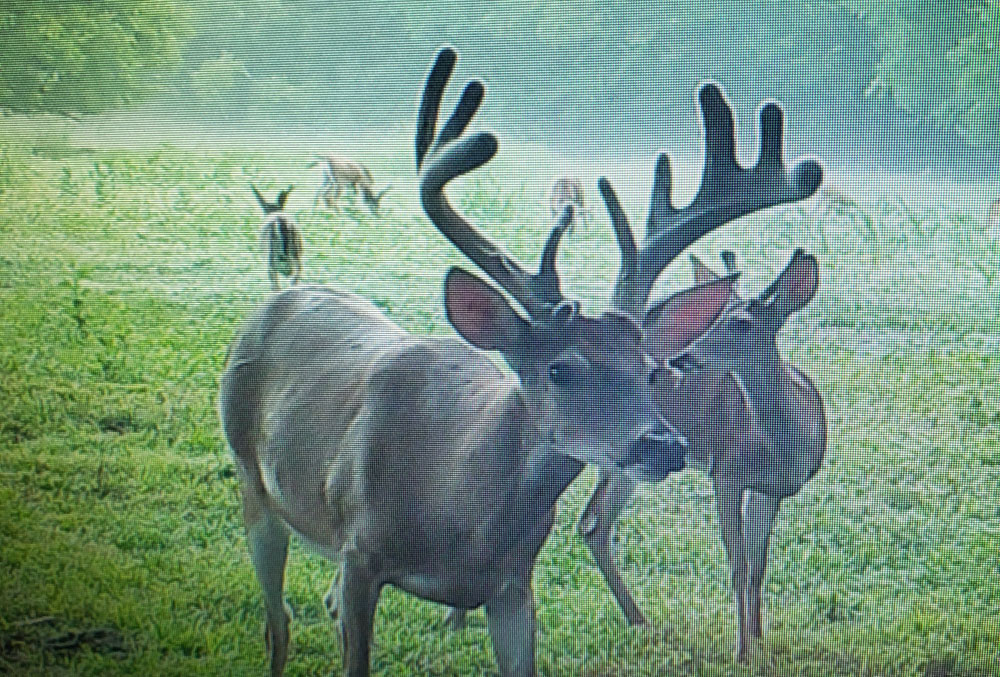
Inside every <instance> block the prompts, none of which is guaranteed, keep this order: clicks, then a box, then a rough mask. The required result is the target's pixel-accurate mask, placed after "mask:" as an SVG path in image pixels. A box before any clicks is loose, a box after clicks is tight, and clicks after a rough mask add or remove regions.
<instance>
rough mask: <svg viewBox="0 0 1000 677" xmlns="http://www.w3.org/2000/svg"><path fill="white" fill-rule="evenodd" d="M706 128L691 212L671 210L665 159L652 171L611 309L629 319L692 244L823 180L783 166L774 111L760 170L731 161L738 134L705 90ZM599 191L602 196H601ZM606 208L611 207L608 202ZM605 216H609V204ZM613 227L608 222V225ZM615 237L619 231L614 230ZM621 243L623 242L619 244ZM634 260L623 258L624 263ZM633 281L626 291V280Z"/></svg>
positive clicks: (766, 124)
mask: <svg viewBox="0 0 1000 677" xmlns="http://www.w3.org/2000/svg"><path fill="white" fill-rule="evenodd" d="M698 100H699V104H700V106H701V110H702V119H703V121H704V127H705V168H704V171H703V173H702V181H701V187H700V188H699V189H698V193H697V194H696V195H695V198H694V200H692V202H691V204H690V205H688V206H687V207H685V208H683V209H676V208H675V207H674V206H673V204H672V203H671V190H672V187H671V174H670V162H669V158H668V157H667V156H666V155H665V154H662V153H661V154H660V156H659V158H658V159H657V163H656V175H655V178H654V181H653V194H652V198H651V201H650V209H649V218H648V219H647V222H646V237H645V238H644V240H643V242H642V245H641V247H640V248H639V251H638V253H637V255H636V262H635V263H634V264H629V266H632V267H634V272H632V273H631V274H630V275H629V276H622V275H620V276H619V285H621V286H622V287H623V288H621V289H619V288H617V287H616V290H615V298H616V304H617V305H618V307H620V308H622V309H626V310H628V311H630V312H633V313H634V312H641V309H642V308H644V307H645V305H646V302H647V301H648V298H649V293H650V292H651V291H652V288H653V285H654V284H655V283H656V279H657V278H658V277H659V275H660V273H661V272H663V270H664V269H665V268H666V267H667V265H669V264H670V262H671V261H673V260H674V259H675V258H676V257H677V255H678V254H680V253H681V252H682V251H684V250H685V249H686V248H687V247H688V246H690V245H691V244H692V243H693V242H695V241H696V240H698V239H699V238H701V237H704V236H705V235H706V234H708V233H710V232H711V231H713V230H715V229H716V228H718V227H719V226H721V225H723V224H725V223H728V222H729V221H732V220H734V219H737V218H739V217H741V216H745V215H747V214H750V213H752V212H755V211H759V210H761V209H766V208H768V207H774V206H777V205H780V204H784V203H787V202H794V201H797V200H803V199H805V198H807V197H809V196H810V195H812V194H813V193H814V192H815V191H816V189H817V188H818V187H819V184H820V183H821V181H822V178H823V170H822V168H821V167H820V165H819V163H817V162H815V161H813V160H805V161H803V162H800V163H798V164H797V165H796V166H795V167H794V168H793V169H792V170H791V171H789V170H788V169H787V168H786V167H785V164H784V161H783V159H782V137H783V130H784V119H783V114H782V111H781V108H780V107H779V106H778V105H777V104H776V103H768V104H767V105H765V106H764V107H763V108H762V109H761V113H760V136H761V150H760V155H759V157H758V160H757V163H756V164H755V165H754V166H753V167H750V168H747V167H743V166H741V165H740V164H739V162H737V160H736V133H735V124H734V122H733V113H732V109H731V108H730V107H729V104H728V103H727V102H726V99H725V97H724V96H723V95H722V92H721V90H720V89H719V88H718V87H717V86H716V85H714V84H707V85H705V86H703V87H702V88H701V90H700V91H699V93H698ZM603 192H604V191H603V190H602V193H603ZM605 202H608V200H607V196H605ZM608 210H609V212H612V207H611V204H610V203H608ZM614 220H615V216H614V214H612V221H614ZM616 230H617V227H616ZM619 242H621V237H619ZM631 256H632V255H631V254H628V255H625V254H623V265H622V268H623V270H624V269H625V267H626V265H625V262H624V259H626V258H630V257H631ZM626 278H628V279H629V280H630V281H629V282H628V284H627V286H626V285H624V284H623V282H622V281H623V280H624V279H626Z"/></svg>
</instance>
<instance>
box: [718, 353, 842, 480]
mask: <svg viewBox="0 0 1000 677" xmlns="http://www.w3.org/2000/svg"><path fill="white" fill-rule="evenodd" d="M733 377H734V378H735V380H736V381H737V383H738V384H739V385H740V388H741V390H742V391H743V395H744V400H745V403H746V406H747V407H748V408H749V410H750V412H751V415H752V419H751V425H753V426H754V427H756V428H758V429H759V431H760V432H761V433H763V437H764V438H765V439H766V440H767V441H768V446H770V447H771V448H772V449H773V450H774V451H775V452H777V453H778V454H779V455H780V457H781V458H783V459H785V460H784V462H783V464H782V465H783V466H784V467H785V468H786V473H790V474H788V475H787V476H788V477H789V478H793V477H794V478H796V479H795V481H794V482H793V484H794V483H795V482H797V484H795V487H796V490H797V488H798V487H799V486H801V484H802V483H804V482H805V481H807V480H808V479H809V478H810V477H811V476H812V475H813V474H814V473H815V472H816V470H817V467H818V465H817V464H818V462H819V460H820V459H821V458H822V452H823V449H824V447H825V443H826V442H825V421H824V419H823V412H822V405H821V404H820V405H819V408H818V409H817V407H816V405H815V402H816V398H815V397H814V393H815V390H814V389H813V387H812V384H811V383H810V382H809V381H808V379H806V377H805V376H803V375H802V374H801V373H800V372H798V371H797V370H796V369H795V368H794V367H792V366H790V365H788V364H786V363H784V362H781V361H778V362H776V363H775V364H774V366H773V368H769V369H767V370H758V371H757V372H755V377H754V378H752V379H750V378H742V377H741V375H740V374H737V373H735V372H734V373H733ZM793 465H794V466H801V467H796V468H795V469H794V470H793V469H792V466H793Z"/></svg>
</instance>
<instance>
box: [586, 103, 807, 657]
mask: <svg viewBox="0 0 1000 677" xmlns="http://www.w3.org/2000/svg"><path fill="white" fill-rule="evenodd" d="M699 99H700V103H701V108H702V113H703V117H704V127H705V135H706V161H705V169H704V175H703V177H702V184H701V187H700V189H699V190H698V193H697V195H696V196H695V198H694V200H693V202H692V203H691V205H689V206H688V207H685V208H683V209H677V208H675V207H674V206H673V204H672V202H671V174H670V164H669V159H668V158H667V156H666V155H662V154H661V155H660V157H659V159H658V161H657V165H656V171H655V177H654V184H653V194H652V199H651V203H650V210H649V218H648V221H647V230H646V237H645V239H644V241H643V243H642V246H641V247H637V246H636V242H635V238H634V236H633V233H632V229H631V227H630V226H629V223H628V219H627V218H626V216H625V213H624V211H623V210H622V208H621V205H620V203H619V201H618V198H617V196H616V195H615V192H614V190H613V189H612V188H611V185H610V184H609V183H608V182H607V181H606V180H605V179H601V181H600V182H599V188H600V190H601V194H602V197H603V198H604V201H605V203H606V204H607V207H608V211H609V213H610V215H611V222H612V224H613V226H614V228H615V233H616V236H617V239H618V244H619V248H620V249H621V255H622V264H621V269H620V271H619V276H618V281H617V283H616V286H615V294H614V305H615V307H616V308H618V309H619V310H620V311H622V312H624V313H626V314H628V315H630V316H631V317H633V318H635V319H637V320H641V322H642V325H643V327H644V330H645V341H646V344H645V345H646V347H647V350H649V351H650V353H652V354H653V355H655V356H656V357H657V359H658V360H661V361H666V362H669V364H670V366H671V367H673V368H674V369H677V370H680V372H681V374H680V376H678V374H677V373H676V372H667V371H663V372H658V373H659V374H662V375H663V376H664V378H662V379H660V380H658V382H657V384H656V391H657V402H658V404H659V406H660V408H661V411H662V412H664V414H665V415H666V416H667V417H668V420H676V421H677V425H678V426H679V428H680V430H681V432H682V433H683V434H684V435H686V436H687V437H688V440H689V444H690V451H689V454H688V457H687V458H688V461H689V462H690V463H691V464H692V465H695V466H697V467H700V468H702V469H704V471H705V472H707V473H708V474H709V475H710V476H711V477H712V481H713V484H714V488H715V495H716V506H717V509H718V513H719V525H720V528H721V531H722V536H723V541H724V543H725V546H726V551H727V554H728V556H729V561H730V567H731V573H732V585H733V589H734V593H735V601H736V610H737V617H738V623H739V627H738V633H737V643H736V658H737V659H738V660H740V661H744V660H746V657H747V649H748V637H749V636H757V637H759V636H760V634H761V630H762V625H761V614H760V587H761V583H762V580H763V576H764V568H765V565H766V562H767V546H768V539H769V536H770V533H771V529H772V527H773V523H774V518H775V515H776V513H777V510H778V507H779V505H780V501H781V500H782V499H784V498H786V497H788V496H791V495H793V494H795V493H796V492H798V491H799V489H801V487H802V486H803V485H804V484H805V483H806V482H807V481H808V480H809V479H810V478H811V477H812V476H813V475H814V474H815V473H816V471H817V470H818V468H819V466H820V463H821V462H822V459H823V454H824V450H825V447H826V421H825V417H824V413H823V404H822V400H821V399H820V396H819V394H818V393H817V391H816V389H815V387H814V386H813V385H812V383H811V382H810V381H809V379H808V378H807V377H806V376H805V375H804V374H803V373H802V372H800V371H798V370H797V369H795V368H794V367H792V366H791V365H789V364H787V363H785V362H784V361H782V359H781V357H780V355H779V353H778V349H777V346H776V336H777V333H778V331H779V330H780V329H781V326H782V325H783V324H784V322H785V321H786V320H787V319H788V317H789V316H790V315H791V314H792V313H794V312H795V311H797V310H798V309H800V308H802V307H803V306H804V305H805V304H806V303H808V302H809V300H810V299H811V298H812V296H813V294H814V292H815V290H816V286H817V282H818V269H817V265H816V260H815V259H814V258H813V257H811V256H807V255H805V254H803V253H802V252H800V251H799V252H796V253H795V255H794V256H793V257H792V260H791V261H790V263H789V264H788V267H787V268H786V269H785V271H784V272H783V273H782V274H781V275H779V276H778V278H777V279H776V280H775V281H774V283H773V284H772V285H771V286H770V287H769V288H768V290H767V291H766V292H765V293H764V294H762V295H761V296H760V297H758V298H756V299H753V300H751V301H743V300H742V299H739V298H738V297H736V296H735V292H733V294H734V296H732V298H730V300H729V303H728V309H727V310H726V311H725V312H724V313H723V316H722V317H721V318H720V319H719V321H718V322H717V323H716V324H715V325H714V326H713V327H712V328H711V329H710V330H709V331H708V332H706V333H705V334H704V335H703V336H701V337H700V338H697V339H696V340H695V341H694V342H693V343H691V342H690V334H689V333H687V332H680V331H678V327H681V326H683V323H684V321H685V316H686V314H687V313H688V307H687V305H688V300H687V297H688V296H689V295H690V294H691V293H692V290H688V291H685V292H681V293H680V294H677V295H675V296H673V297H671V298H670V299H668V300H666V301H663V302H660V303H655V304H653V305H650V304H649V296H650V292H651V291H652V288H653V286H654V284H655V282H656V280H657V278H658V277H659V275H660V274H661V273H662V271H663V270H664V269H665V268H666V266H667V265H668V264H669V263H670V262H671V261H672V260H673V259H674V258H676V256H677V255H678V254H679V253H681V252H682V251H683V250H684V249H685V248H686V247H687V246H689V245H690V244H691V243H693V242H694V241H696V240H697V239H699V238H701V237H702V236H704V235H705V234H707V233H709V232H711V231H712V230H714V229H716V228H718V227H719V226H721V225H723V224H725V223H728V222H730V221H732V220H734V219H737V218H739V217H740V216H743V215H746V214H749V213H751V212H755V211H758V210H761V209H765V208H767V207H771V206H776V205H780V204H784V203H788V202H794V201H797V200H802V199H805V198H807V197H809V196H810V195H812V194H813V193H814V192H815V191H816V189H817V187H818V186H819V184H820V182H821V181H822V169H821V168H820V166H819V164H817V163H816V162H813V161H804V162H801V163H800V164H799V165H797V166H796V167H795V168H794V169H793V170H792V171H791V172H789V171H787V170H786V168H785V165H784V161H783V159H782V128H783V119H782V112H781V109H780V108H779V107H778V105H777V104H774V103H770V104H768V105H766V106H764V107H763V109H762V110H761V115H760V129H761V153H760V157H759V159H758V161H757V164H756V165H755V166H754V167H751V168H745V167H741V166H740V165H739V163H738V162H737V161H736V157H735V133H734V124H733V117H732V111H731V110H730V108H729V106H728V104H727V103H726V101H725V99H724V98H723V96H722V93H721V92H720V91H719V89H718V88H717V87H715V86H714V85H706V86H704V87H703V88H702V90H701V92H700V95H699ZM723 258H724V260H725V261H726V263H727V267H729V268H732V267H734V266H735V263H734V261H733V256H732V255H731V254H728V253H726V254H724V255H723ZM702 268H704V266H702ZM705 271H707V268H706V269H705V270H699V274H698V276H697V281H699V282H702V283H705V282H706V281H707V280H709V279H714V277H715V276H714V275H708V274H706V273H705ZM709 284H711V282H709ZM699 288H701V286H699V287H695V288H694V289H695V290H697V289H699ZM672 417H673V418H672ZM635 486H636V483H635V482H634V480H632V479H631V478H629V477H627V476H626V475H624V474H623V473H620V472H618V471H616V470H615V469H613V468H602V469H601V474H600V478H599V481H598V484H597V487H596V489H595V491H594V495H593V496H592V498H591V500H590V502H589V503H588V505H587V507H586V509H585V510H584V512H583V515H582V516H581V518H580V522H579V525H578V528H579V531H580V533H581V534H582V535H583V536H584V538H585V539H586V541H587V544H588V546H589V547H590V550H591V552H592V553H593V555H594V559H595V560H596V561H597V564H598V566H599V567H600V569H601V572H602V573H603V574H604V577H605V579H606V580H607V582H608V584H609V586H610V587H611V590H612V592H613V593H614V595H615V597H616V599H617V601H618V604H619V606H620V607H621V608H622V610H623V612H624V613H625V615H626V618H627V619H628V621H629V622H630V623H632V624H636V625H638V624H645V623H646V619H645V616H644V615H643V614H642V612H641V611H640V610H639V608H638V606H637V605H636V603H635V601H634V600H633V599H632V596H631V594H630V593H629V591H628V589H627V587H626V586H625V584H624V582H623V581H622V580H621V576H620V575H619V572H618V569H617V567H616V565H615V562H614V558H613V555H612V552H611V534H612V530H613V528H614V525H615V522H616V521H617V519H618V516H619V514H620V513H621V511H622V510H623V509H624V507H625V506H626V505H627V503H628V500H629V498H630V497H631V495H632V493H633V491H634V489H635ZM744 501H746V506H745V507H744V505H743V503H744ZM748 596H749V607H750V608H749V612H748V611H747V609H746V606H747V597H748Z"/></svg>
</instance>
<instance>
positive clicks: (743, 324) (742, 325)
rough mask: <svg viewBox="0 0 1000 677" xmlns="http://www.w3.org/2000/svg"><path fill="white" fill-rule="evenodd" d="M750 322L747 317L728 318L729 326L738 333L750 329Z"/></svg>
mask: <svg viewBox="0 0 1000 677" xmlns="http://www.w3.org/2000/svg"><path fill="white" fill-rule="evenodd" d="M752 324H753V323H752V322H750V319H749V318H747V317H740V316H737V317H734V318H732V319H731V320H729V328H730V329H732V330H733V331H738V332H740V333H743V332H747V331H750V327H751V326H752Z"/></svg>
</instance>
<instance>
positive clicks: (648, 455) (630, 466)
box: [619, 421, 688, 482]
mask: <svg viewBox="0 0 1000 677" xmlns="http://www.w3.org/2000/svg"><path fill="white" fill-rule="evenodd" d="M687 448H688V442H687V439H686V438H685V437H684V435H682V434H681V433H680V432H678V431H677V430H676V429H675V428H674V427H673V426H671V425H670V424H669V423H667V422H666V421H662V422H660V423H656V424H653V425H652V426H650V427H649V428H647V429H646V430H644V431H643V432H642V434H641V435H639V437H638V439H636V441H635V442H633V443H632V444H631V445H630V446H629V450H628V454H627V455H626V457H625V460H624V461H622V462H621V463H619V467H620V468H621V469H622V470H624V471H625V472H626V473H627V474H629V475H631V476H633V477H634V478H635V479H637V480H639V481H642V482H660V481H661V480H663V479H664V478H666V476H667V475H669V474H670V473H673V472H677V471H679V470H683V469H684V456H685V454H686V453H687Z"/></svg>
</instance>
